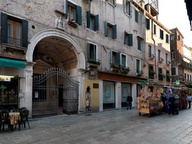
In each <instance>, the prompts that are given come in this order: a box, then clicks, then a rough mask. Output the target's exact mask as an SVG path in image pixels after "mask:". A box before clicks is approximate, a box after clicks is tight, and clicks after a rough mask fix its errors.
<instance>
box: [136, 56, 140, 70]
mask: <svg viewBox="0 0 192 144" xmlns="http://www.w3.org/2000/svg"><path fill="white" fill-rule="evenodd" d="M139 70H140V63H139V60H138V59H137V60H136V72H137V73H139V72H140V71H139Z"/></svg>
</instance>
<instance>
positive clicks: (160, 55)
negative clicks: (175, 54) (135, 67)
mask: <svg viewBox="0 0 192 144" xmlns="http://www.w3.org/2000/svg"><path fill="white" fill-rule="evenodd" d="M153 3H154V4H153ZM153 3H152V4H149V3H148V4H146V5H145V9H146V12H145V15H146V45H145V48H146V52H145V76H146V78H147V79H148V81H149V82H151V83H157V84H158V85H159V86H170V85H171V79H170V75H171V73H170V72H171V56H170V34H171V32H170V31H169V30H168V29H167V28H166V27H165V26H164V25H163V24H162V23H161V22H160V21H159V20H158V15H159V12H158V5H157V4H158V2H155V1H154V2H153ZM149 87H150V86H149ZM150 88H151V89H152V87H150Z"/></svg>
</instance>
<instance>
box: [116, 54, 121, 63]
mask: <svg viewBox="0 0 192 144" xmlns="http://www.w3.org/2000/svg"><path fill="white" fill-rule="evenodd" d="M120 55H121V54H120V53H117V55H116V64H118V65H120Z"/></svg>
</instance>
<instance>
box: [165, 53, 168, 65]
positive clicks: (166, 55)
mask: <svg viewBox="0 0 192 144" xmlns="http://www.w3.org/2000/svg"><path fill="white" fill-rule="evenodd" d="M165 62H166V64H168V54H167V53H166V54H165Z"/></svg>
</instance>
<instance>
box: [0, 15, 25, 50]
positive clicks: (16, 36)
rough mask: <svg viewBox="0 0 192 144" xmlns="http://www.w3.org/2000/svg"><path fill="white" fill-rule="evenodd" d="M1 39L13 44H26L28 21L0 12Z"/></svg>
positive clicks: (3, 41)
mask: <svg viewBox="0 0 192 144" xmlns="http://www.w3.org/2000/svg"><path fill="white" fill-rule="evenodd" d="M1 41H2V43H8V44H10V45H13V46H17V47H18V46H19V47H27V46H28V21H26V20H21V19H18V18H15V17H12V16H9V15H7V14H4V13H1Z"/></svg>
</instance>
